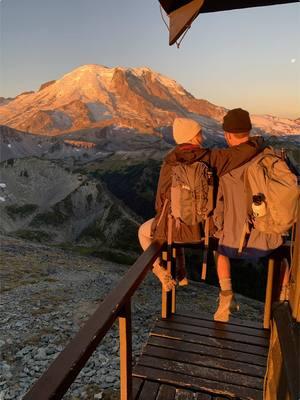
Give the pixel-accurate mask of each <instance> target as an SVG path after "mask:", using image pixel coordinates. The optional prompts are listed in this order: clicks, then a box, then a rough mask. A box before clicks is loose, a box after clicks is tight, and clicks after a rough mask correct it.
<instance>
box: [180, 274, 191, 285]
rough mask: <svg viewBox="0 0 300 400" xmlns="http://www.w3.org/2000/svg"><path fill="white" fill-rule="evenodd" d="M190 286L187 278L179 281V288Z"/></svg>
mask: <svg viewBox="0 0 300 400" xmlns="http://www.w3.org/2000/svg"><path fill="white" fill-rule="evenodd" d="M188 284H189V280H188V278H187V277H186V276H185V277H184V278H182V279H180V280H178V286H187V285H188Z"/></svg>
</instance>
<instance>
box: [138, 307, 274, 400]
mask: <svg viewBox="0 0 300 400" xmlns="http://www.w3.org/2000/svg"><path fill="white" fill-rule="evenodd" d="M268 346H269V332H268V331H266V330H263V328H262V323H261V324H259V323H255V322H248V321H247V322H246V321H241V320H232V321H231V322H230V323H227V324H225V323H220V322H218V323H217V322H214V321H212V319H211V316H208V315H204V314H201V315H186V314H185V315H182V314H176V315H174V316H173V317H172V318H170V319H168V320H161V319H159V320H157V322H156V324H155V326H154V328H153V330H152V332H151V334H150V337H149V340H148V343H147V344H146V346H145V347H144V349H143V352H142V355H141V357H140V359H139V361H138V363H137V365H136V367H135V368H134V371H133V399H136V400H137V399H138V400H171V399H172V400H174V399H176V400H184V399H185V400H188V399H197V400H212V399H214V400H216V399H232V398H234V399H251V400H252V399H253V400H261V399H262V398H263V382H264V375H265V369H266V362H267V355H268Z"/></svg>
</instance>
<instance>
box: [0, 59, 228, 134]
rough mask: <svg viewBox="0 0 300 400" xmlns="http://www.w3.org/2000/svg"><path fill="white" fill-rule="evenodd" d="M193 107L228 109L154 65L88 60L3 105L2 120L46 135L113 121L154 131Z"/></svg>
mask: <svg viewBox="0 0 300 400" xmlns="http://www.w3.org/2000/svg"><path fill="white" fill-rule="evenodd" d="M189 112H194V113H196V114H201V115H206V116H209V117H213V118H216V119H220V118H221V117H222V115H223V113H224V109H222V108H221V107H217V106H214V105H212V104H210V103H209V102H207V101H205V100H197V99H195V98H194V97H193V96H192V95H191V94H189V93H188V92H187V91H186V90H184V89H183V87H182V86H180V85H179V84H177V83H176V82H175V81H173V80H171V79H169V78H166V77H164V76H163V75H161V74H158V73H156V72H153V71H151V70H150V69H149V68H122V67H117V68H107V67H103V66H99V65H84V66H82V67H79V68H77V69H75V70H74V71H72V72H70V73H68V74H66V75H64V76H63V77H62V78H61V79H59V80H57V81H52V82H48V83H46V84H43V85H42V86H41V87H40V89H39V91H38V92H36V93H23V94H21V95H19V96H18V97H17V98H15V99H14V100H13V101H11V102H10V103H8V104H6V105H4V106H2V107H1V109H0V123H1V124H3V125H7V126H9V127H12V128H15V129H19V130H22V131H26V132H31V133H40V134H46V135H55V134H61V133H65V132H69V131H72V130H78V129H83V128H92V127H99V126H100V127H101V126H103V124H107V121H109V122H110V124H115V125H119V126H127V127H129V128H136V129H138V130H139V131H142V132H143V131H145V132H153V129H154V128H156V127H160V126H165V125H170V124H171V123H172V120H173V119H174V116H175V115H187V114H188V113H189Z"/></svg>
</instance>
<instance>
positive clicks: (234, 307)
mask: <svg viewBox="0 0 300 400" xmlns="http://www.w3.org/2000/svg"><path fill="white" fill-rule="evenodd" d="M239 308H240V306H239V305H238V303H237V302H236V300H235V297H234V294H233V292H232V290H226V291H223V292H222V291H221V292H220V294H219V306H218V309H217V311H216V312H215V314H214V320H215V321H221V322H228V321H229V317H230V315H231V314H232V313H233V312H235V311H238V310H239Z"/></svg>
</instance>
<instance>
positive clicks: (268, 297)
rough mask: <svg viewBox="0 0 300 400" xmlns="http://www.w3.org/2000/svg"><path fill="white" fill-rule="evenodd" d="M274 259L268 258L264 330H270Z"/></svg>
mask: <svg viewBox="0 0 300 400" xmlns="http://www.w3.org/2000/svg"><path fill="white" fill-rule="evenodd" d="M274 264H275V260H274V258H272V257H271V258H269V261H268V279H267V288H266V299H265V311H264V328H265V329H270V321H271V307H272V297H273V296H272V292H273V278H274Z"/></svg>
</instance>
